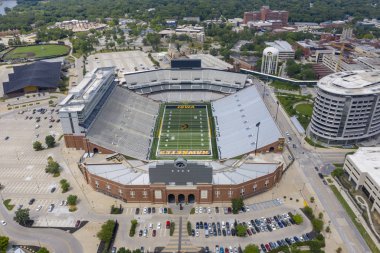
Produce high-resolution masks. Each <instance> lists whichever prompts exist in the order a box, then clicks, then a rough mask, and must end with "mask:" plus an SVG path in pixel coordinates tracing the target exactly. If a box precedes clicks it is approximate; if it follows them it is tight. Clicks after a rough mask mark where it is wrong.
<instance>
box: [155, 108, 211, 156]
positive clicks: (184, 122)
mask: <svg viewBox="0 0 380 253" xmlns="http://www.w3.org/2000/svg"><path fill="white" fill-rule="evenodd" d="M157 135H158V143H157V150H156V156H157V157H167V156H169V157H175V156H184V157H192V156H196V157H212V155H213V154H212V143H211V129H210V117H209V115H208V108H207V105H165V106H164V109H163V115H162V118H161V122H160V125H159V127H158V134H157Z"/></svg>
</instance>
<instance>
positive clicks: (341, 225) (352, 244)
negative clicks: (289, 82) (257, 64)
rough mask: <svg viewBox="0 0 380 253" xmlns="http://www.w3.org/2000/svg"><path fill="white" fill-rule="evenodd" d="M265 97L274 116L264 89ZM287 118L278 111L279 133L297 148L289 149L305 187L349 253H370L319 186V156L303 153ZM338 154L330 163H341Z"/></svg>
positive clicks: (269, 92)
mask: <svg viewBox="0 0 380 253" xmlns="http://www.w3.org/2000/svg"><path fill="white" fill-rule="evenodd" d="M259 90H261V92H262V94H263V87H262V86H259ZM266 93H267V95H264V97H265V99H264V101H265V102H266V104H267V105H268V108H269V110H270V111H271V114H272V115H276V110H277V103H276V101H275V98H274V95H273V93H272V90H271V89H268V87H266ZM286 117H287V116H286V113H285V112H284V111H283V110H282V109H281V108H280V109H279V110H278V114H277V121H278V126H279V128H280V130H281V131H282V133H285V132H288V133H289V134H290V136H291V137H292V139H293V143H295V144H296V145H297V148H292V147H290V149H291V151H292V152H293V154H294V155H295V157H296V162H297V163H298V164H297V165H299V166H296V167H297V168H298V170H299V173H300V174H302V176H303V177H304V178H305V180H306V181H305V183H306V184H309V185H310V186H311V187H312V188H313V189H314V191H315V192H316V194H317V196H318V199H319V200H320V201H321V203H322V205H323V208H324V210H325V211H326V212H327V214H328V216H329V217H330V219H331V222H332V225H333V226H334V227H335V228H336V229H337V231H338V233H339V235H340V237H341V238H342V240H343V243H344V245H345V246H346V248H347V250H348V252H352V253H357V252H363V253H364V252H371V251H370V249H369V248H368V246H367V244H366V243H365V241H364V239H363V237H362V236H361V235H360V233H359V231H358V230H357V229H356V227H355V225H354V224H353V223H352V221H351V219H350V217H348V215H347V213H346V211H345V210H344V209H343V207H342V206H341V204H340V203H339V202H338V200H337V199H336V197H335V195H334V193H333V192H332V191H331V190H330V188H328V187H326V186H325V185H324V184H323V183H322V181H321V180H320V178H319V177H318V175H317V173H316V172H315V170H314V167H315V166H318V167H319V166H321V165H323V164H324V162H323V160H322V157H321V154H320V153H317V152H313V150H311V151H310V150H308V149H305V148H304V147H303V146H302V144H301V142H302V143H303V140H302V139H300V137H299V135H297V134H296V133H295V132H294V131H293V128H292V126H291V123H290V122H289V119H288V118H286ZM289 146H292V145H289ZM329 152H330V151H327V150H326V153H329ZM338 153H339V152H331V155H329V159H331V157H334V156H335V159H336V158H337V156H339V159H342V156H343V157H344V154H338ZM322 156H325V154H322ZM324 158H325V157H324Z"/></svg>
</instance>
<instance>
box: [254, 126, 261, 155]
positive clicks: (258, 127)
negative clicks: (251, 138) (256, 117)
mask: <svg viewBox="0 0 380 253" xmlns="http://www.w3.org/2000/svg"><path fill="white" fill-rule="evenodd" d="M256 127H257V135H256V149H255V156H256V152H257V143H258V142H259V130H260V121H259V122H257V124H256Z"/></svg>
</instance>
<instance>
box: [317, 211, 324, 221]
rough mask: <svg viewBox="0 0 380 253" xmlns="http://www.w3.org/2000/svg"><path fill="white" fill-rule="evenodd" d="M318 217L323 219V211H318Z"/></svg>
mask: <svg viewBox="0 0 380 253" xmlns="http://www.w3.org/2000/svg"><path fill="white" fill-rule="evenodd" d="M318 218H319V219H321V220H322V219H323V213H322V212H320V213H319V214H318Z"/></svg>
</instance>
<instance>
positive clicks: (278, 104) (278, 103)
mask: <svg viewBox="0 0 380 253" xmlns="http://www.w3.org/2000/svg"><path fill="white" fill-rule="evenodd" d="M276 103H277V109H276V122H277V114H278V107H279V106H280V102H279V101H277V102H276Z"/></svg>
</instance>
